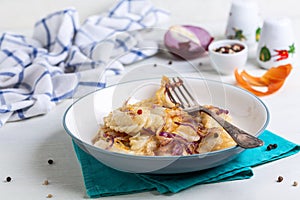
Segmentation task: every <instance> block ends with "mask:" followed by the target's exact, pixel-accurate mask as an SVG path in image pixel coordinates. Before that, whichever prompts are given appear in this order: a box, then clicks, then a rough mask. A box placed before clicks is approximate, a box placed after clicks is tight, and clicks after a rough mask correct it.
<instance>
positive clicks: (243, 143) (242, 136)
mask: <svg viewBox="0 0 300 200" xmlns="http://www.w3.org/2000/svg"><path fill="white" fill-rule="evenodd" d="M198 111H200V112H204V113H206V114H208V115H209V116H211V117H212V118H213V119H214V120H216V121H217V122H218V124H220V125H221V126H222V127H223V128H224V130H225V131H226V132H227V133H228V134H229V135H230V136H231V137H232V139H233V140H234V141H235V142H236V143H237V144H238V145H239V146H240V147H242V148H245V149H249V148H255V147H260V146H262V145H263V144H264V142H263V141H262V140H260V139H258V138H257V137H255V136H253V135H250V134H249V133H247V132H246V131H244V130H242V129H240V128H238V127H236V126H235V125H233V124H231V123H229V122H228V121H226V120H225V119H223V118H222V117H220V116H218V115H217V114H215V113H214V112H212V111H211V110H209V109H207V108H205V107H203V106H199V110H198Z"/></svg>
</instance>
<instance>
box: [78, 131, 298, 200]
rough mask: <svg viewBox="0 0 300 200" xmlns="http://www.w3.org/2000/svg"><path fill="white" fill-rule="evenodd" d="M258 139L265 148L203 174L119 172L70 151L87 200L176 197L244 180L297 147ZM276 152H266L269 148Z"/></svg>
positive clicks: (269, 136) (270, 136)
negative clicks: (138, 195) (141, 195)
mask: <svg viewBox="0 0 300 200" xmlns="http://www.w3.org/2000/svg"><path fill="white" fill-rule="evenodd" d="M260 139H262V140H263V141H264V142H265V145H264V146H262V147H259V148H254V149H247V150H245V151H243V152H242V153H240V155H238V157H237V158H235V159H234V160H232V161H230V162H228V163H226V164H224V165H221V166H218V167H215V168H212V169H207V170H202V171H199V172H192V173H185V174H177V175H176V174H175V175H141V174H132V173H126V172H120V171H117V170H114V169H112V168H110V167H107V166H105V165H103V164H102V163H101V162H99V161H98V160H96V159H95V158H94V157H92V156H90V155H89V154H87V153H85V152H84V151H82V150H81V149H80V148H79V147H78V146H77V145H76V144H75V143H73V144H74V149H75V152H76V155H77V158H78V161H79V163H80V165H81V169H82V174H83V179H84V183H85V187H86V192H87V195H88V196H89V197H91V198H96V197H101V196H112V195H121V194H130V193H137V192H143V191H151V190H157V191H158V192H159V193H162V194H163V193H169V192H172V193H176V192H179V191H181V190H184V189H186V188H189V187H191V186H193V185H196V184H205V183H215V182H222V181H232V180H240V179H248V178H251V177H252V176H253V171H252V169H251V167H255V166H257V165H261V164H264V163H267V162H271V161H274V160H277V159H280V158H284V157H287V156H291V155H293V154H296V153H298V152H299V150H300V146H299V145H297V144H294V143H292V142H290V141H288V140H286V139H284V138H282V137H280V136H278V135H276V134H274V133H272V132H270V131H267V130H266V131H264V132H263V133H262V134H261V135H260ZM275 143H276V144H277V148H276V149H272V150H270V151H267V150H266V149H267V146H268V145H269V144H275Z"/></svg>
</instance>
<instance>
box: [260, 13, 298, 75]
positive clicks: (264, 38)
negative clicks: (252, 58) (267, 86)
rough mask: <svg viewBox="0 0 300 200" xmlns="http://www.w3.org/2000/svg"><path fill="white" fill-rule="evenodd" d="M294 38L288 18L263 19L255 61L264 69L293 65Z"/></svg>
mask: <svg viewBox="0 0 300 200" xmlns="http://www.w3.org/2000/svg"><path fill="white" fill-rule="evenodd" d="M295 49H296V47H295V38H294V32H293V28H292V23H291V20H290V19H289V18H286V17H278V18H269V19H265V20H264V23H263V27H262V30H261V35H260V40H259V43H258V48H257V53H256V59H257V62H258V63H259V65H260V66H261V67H263V68H265V69H269V68H271V67H276V66H279V65H284V64H293V61H294V57H295V55H294V54H295Z"/></svg>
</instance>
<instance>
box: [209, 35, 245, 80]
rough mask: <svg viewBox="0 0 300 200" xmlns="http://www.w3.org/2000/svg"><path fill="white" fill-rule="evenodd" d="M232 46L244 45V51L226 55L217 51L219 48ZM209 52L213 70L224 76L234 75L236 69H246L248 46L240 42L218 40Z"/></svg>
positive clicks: (211, 45)
mask: <svg viewBox="0 0 300 200" xmlns="http://www.w3.org/2000/svg"><path fill="white" fill-rule="evenodd" d="M232 44H239V45H242V46H244V49H243V50H242V51H240V52H236V53H233V54H224V53H219V52H216V51H215V50H216V49H217V48H219V47H222V46H226V45H232ZM208 52H209V58H210V62H211V64H212V66H213V68H214V69H215V70H216V71H217V72H219V73H221V74H224V75H230V74H233V73H234V69H235V68H242V67H244V65H245V64H246V62H247V57H248V47H247V45H246V44H245V43H243V42H241V41H239V40H217V41H215V42H212V43H211V44H210V45H209V47H208Z"/></svg>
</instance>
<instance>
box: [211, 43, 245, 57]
mask: <svg viewBox="0 0 300 200" xmlns="http://www.w3.org/2000/svg"><path fill="white" fill-rule="evenodd" d="M226 44H240V45H242V46H243V47H244V49H243V50H242V51H239V52H236V53H232V54H229V53H226V54H225V53H219V52H216V51H214V49H215V48H217V47H220V46H222V45H226ZM208 52H209V53H210V54H214V55H218V56H222V57H233V56H239V55H244V54H246V55H247V52H248V46H247V44H246V43H245V42H242V41H240V40H231V39H223V40H215V41H213V42H211V43H210V44H209V46H208Z"/></svg>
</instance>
